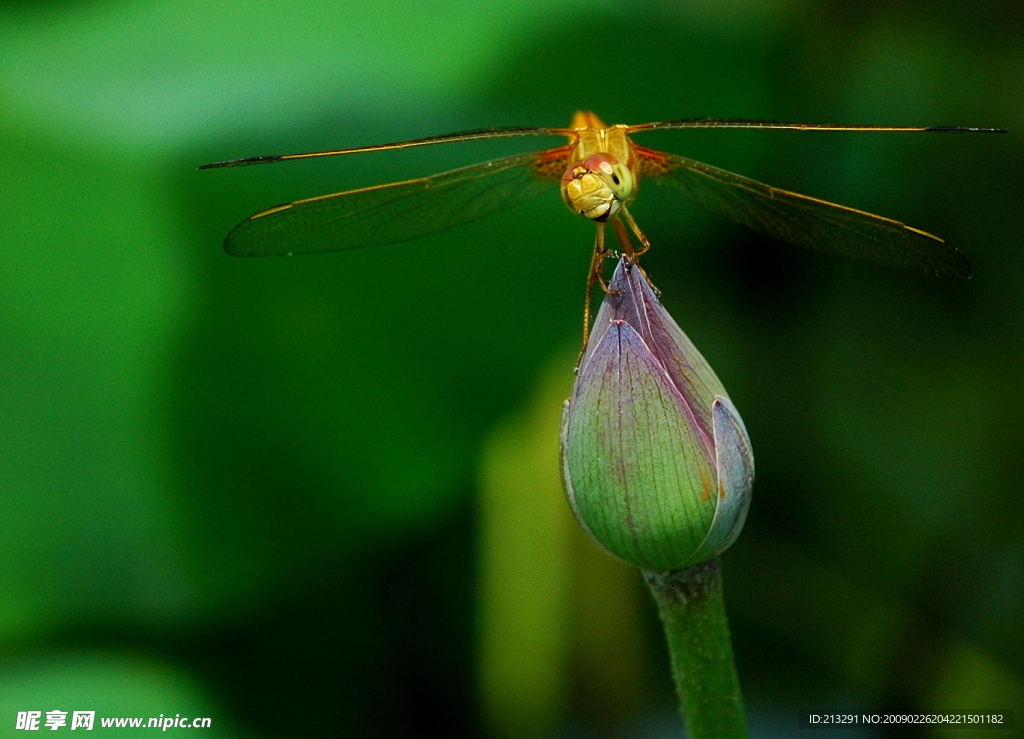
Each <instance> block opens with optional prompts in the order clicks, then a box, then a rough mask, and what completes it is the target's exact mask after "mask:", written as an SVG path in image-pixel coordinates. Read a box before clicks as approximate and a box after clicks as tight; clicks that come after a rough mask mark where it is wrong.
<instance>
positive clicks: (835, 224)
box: [637, 147, 971, 278]
mask: <svg viewBox="0 0 1024 739" xmlns="http://www.w3.org/2000/svg"><path fill="white" fill-rule="evenodd" d="M637 153H638V154H639V156H640V160H641V175H642V176H644V177H647V178H651V179H653V180H655V181H657V182H660V183H662V184H664V185H668V186H669V187H672V188H674V189H676V190H678V191H679V192H680V193H682V195H683V196H685V197H686V198H688V199H689V200H691V201H693V202H694V203H696V204H697V205H699V206H701V207H703V208H705V209H707V210H709V211H711V212H712V213H717V214H718V215H721V216H725V217H726V218H728V219H730V220H733V221H736V222H737V223H741V224H743V225H744V226H746V227H748V228H750V229H752V230H754V231H757V232H758V233H762V234H765V235H766V236H771V237H772V238H774V239H779V240H780V241H785V242H787V243H790V244H794V245H796V246H802V247H805V248H808V249H814V250H815V251H820V252H824V253H826V254H834V255H838V256H842V257H849V258H851V259H861V260H867V261H870V262H875V263H877V264H883V265H887V266H892V267H903V268H908V269H913V270H917V271H919V272H924V273H926V274H932V275H938V276H954V277H965V278H966V277H970V275H971V265H970V263H968V261H967V258H966V257H964V255H963V254H961V253H960V252H959V251H957V250H956V249H954V248H953V247H952V246H950V245H949V244H947V243H946V242H945V241H943V240H942V239H940V238H939V237H938V236H933V235H932V234H930V233H927V232H925V231H921V230H919V229H916V228H914V227H912V226H907V225H905V224H903V223H900V222H899V221H894V220H892V219H890V218H883V217H882V216H876V215H873V214H871V213H866V212H864V211H862V210H856V209H855V208H848V207H846V206H845V205H837V204H836V203H830V202H827V201H825V200H818V199H817V198H812V197H808V196H807V195H800V194H798V193H795V192H789V191H787V190H780V189H779V188H777V187H771V186H769V185H765V184H763V183H761V182H757V181H755V180H752V179H749V178H747V177H742V176H740V175H737V174H733V173H732V172H726V171H725V170H724V169H718V168H717V167H712V166H710V165H708V164H703V163H702V162H697V161H694V160H693V159H687V158H686V157H681V156H677V155H675V154H667V153H665V152H660V151H653V150H651V149H645V148H642V147H637Z"/></svg>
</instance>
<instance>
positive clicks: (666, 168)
mask: <svg viewBox="0 0 1024 739" xmlns="http://www.w3.org/2000/svg"><path fill="white" fill-rule="evenodd" d="M712 128H733V129H782V130H797V131H811V130H817V131H875V132H880V131H905V132H954V133H979V132H985V133H1005V131H1004V130H1003V129H996V128H970V127H962V126H921V127H909V126H871V125H850V126H843V125H830V124H808V123H781V122H774V121H747V120H732V119H712V118H701V119H685V120H675V121H664V122H660V123H642V124H637V125H621V124H620V125H614V126H606V125H605V124H604V123H603V122H602V121H601V120H600V119H599V118H598V117H597V116H596V115H594V114H593V113H590V112H588V111H581V112H578V113H577V114H576V115H575V117H574V119H573V121H572V124H571V125H570V126H569V127H568V128H490V129H483V130H478V131H468V132H465V133H454V134H446V135H443V136H434V137H430V138H424V139H413V140H411V141H403V142H398V143H394V144H379V145H374V146H361V147H355V148H349V149H336V150H331V151H319V152H310V153H306V154H285V155H274V156H259V157H249V158H245V159H234V160H230V161H224V162H215V163H213V164H206V165H203V166H202V167H200V169H209V168H218V167H234V166H242V165H249V164H263V163H268V162H281V161H288V160H292V159H309V158H314V157H327V156H338V155H343V154H357V153H364V152H372V151H388V150H393V149H407V148H412V147H417V146H429V145H434V144H444V143H454V142H458V141H478V140H483V139H498V138H513V137H524V136H565V137H567V138H568V139H569V143H568V144H566V145H563V146H559V147H556V148H553V149H546V150H543V151H539V152H531V153H526V154H516V155H513V156H509V157H504V158H500V159H494V160H491V161H488V162H483V163H481V164H476V165H473V166H469V167H463V168H461V169H455V170H451V171H449V172H442V173H440V174H436V175H433V176H430V177H421V178H417V179H412V180H405V181H402V182H393V183H389V184H385V185H377V186H375V187H366V188H361V189H358V190H348V191H346V192H339V193H333V194H330V195H321V196H318V197H313V198H306V199H304V200H296V201H294V202H292V203H286V204H284V205H278V206H275V207H273V208H268V209H266V210H262V211H260V212H258V213H255V214H253V215H252V216H250V217H249V218H247V219H245V220H244V221H242V222H241V223H240V224H238V226H236V227H235V228H234V229H233V230H232V231H231V233H230V234H228V237H227V239H226V240H225V242H224V248H225V250H226V251H227V252H228V253H229V254H234V255H237V256H276V255H291V254H307V253H314V252H327V251H339V250H343V249H352V248H357V247H366V246H377V245H381V244H388V243H395V242H400V241H407V240H410V239H415V238H418V237H420V236H425V235H427V234H431V233H437V232H439V231H446V230H448V229H450V228H454V227H455V226H458V225H461V224H463V223H468V222H470V221H474V220H477V219H479V218H483V217H485V216H488V215H491V214H492V213H496V212H498V211H502V210H505V209H507V208H511V207H513V206H515V205H519V204H521V203H523V202H525V201H527V200H530V199H532V198H534V197H536V196H538V195H540V194H542V193H544V192H549V191H551V190H552V189H553V187H554V186H559V187H560V189H561V194H562V198H563V200H564V202H565V203H566V205H568V206H569V208H570V209H571V210H572V211H573V212H575V213H578V214H579V215H582V216H584V217H586V218H589V219H590V220H592V221H594V222H595V223H596V224H597V236H596V239H595V245H594V252H593V256H592V260H591V269H590V277H589V282H588V284H589V286H590V287H592V286H593V284H594V282H595V280H597V279H600V268H601V264H602V260H603V259H604V257H605V256H607V255H608V254H609V253H610V252H609V251H608V250H606V248H605V239H604V227H605V224H606V223H611V224H612V226H613V228H614V229H615V231H616V234H617V236H618V239H619V241H620V243H621V245H622V249H623V252H624V253H626V254H627V255H631V256H635V255H639V254H642V253H643V252H644V251H646V249H647V248H648V247H649V243H648V241H647V239H646V237H645V236H644V234H643V232H642V231H641V230H640V228H639V227H638V226H637V224H636V222H635V221H634V219H633V217H632V215H631V214H630V212H629V209H628V207H629V205H630V204H631V202H632V200H633V198H634V197H635V196H636V192H637V186H638V184H639V183H640V182H641V181H643V180H652V181H655V182H660V183H662V184H665V185H668V186H670V187H672V188H674V189H676V190H677V191H678V192H679V193H680V194H682V195H683V196H684V197H686V198H687V199H689V200H691V201H693V202H694V203H696V204H697V205H699V206H701V207H703V208H706V209H707V210H709V211H711V212H713V213H717V214H719V215H722V216H724V217H726V218H729V219H731V220H733V221H736V222H738V223H741V224H743V225H745V226H747V227H749V228H751V229H753V230H754V231H757V232H759V233H762V234H765V235H767V236H770V237H772V238H775V239H779V240H780V241H785V242H788V243H790V244H794V245H797V246H802V247H806V248H810V249H814V250H816V251H821V252H825V253H829V254H835V255H839V256H844V257H850V258H854V259H865V260H868V261H872V262H876V263H879V264H883V265H889V266H896V267H905V268H910V269H915V270H918V271H921V272H925V273H929V274H934V275H939V276H956V277H969V276H970V274H971V266H970V264H969V263H968V261H967V259H966V258H965V257H964V255H963V254H961V253H960V252H959V251H957V250H956V249H955V248H953V247H952V246H950V245H948V244H947V243H946V242H945V241H943V240H942V239H940V238H939V237H938V236H934V235H932V234H930V233H928V232H926V231H922V230H921V229H918V228H914V227H913V226H908V225H906V224H904V223H900V222H899V221H895V220H892V219H890V218H884V217H882V216H877V215H873V214H871V213H867V212H865V211H861V210H857V209H855V208H849V207H847V206H844V205H838V204H836V203H830V202H827V201H825V200H820V199H818V198H813V197H809V196H807V195H800V194H798V193H795V192H790V191H788V190H782V189H779V188H776V187H771V186H769V185H765V184H763V183H761V182H757V181H755V180H752V179H749V178H747V177H743V176H741V175H737V174H733V173H731V172H726V171H725V170H723V169H719V168H717V167H713V166H711V165H708V164H704V163H702V162H698V161H695V160H693V159H687V158H686V157H682V156H678V155H676V154H669V153H666V152H660V151H655V150H653V149H648V148H646V147H643V146H639V145H637V144H635V143H633V141H632V139H631V138H630V137H631V136H632V135H634V134H637V133H643V132H646V131H658V130H672V129H712ZM630 233H632V234H633V236H635V237H636V238H637V240H638V241H639V242H640V248H638V249H637V248H634V246H633V244H632V242H631V238H630ZM588 296H589V291H588ZM589 304H590V300H589V297H588V300H587V310H586V311H585V316H584V333H586V329H587V324H588V317H589Z"/></svg>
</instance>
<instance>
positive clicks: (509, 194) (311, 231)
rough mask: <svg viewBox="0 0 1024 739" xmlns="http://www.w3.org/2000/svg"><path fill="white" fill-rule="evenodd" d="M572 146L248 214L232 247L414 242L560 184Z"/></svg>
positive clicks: (288, 250)
mask: <svg viewBox="0 0 1024 739" xmlns="http://www.w3.org/2000/svg"><path fill="white" fill-rule="evenodd" d="M567 156H568V147H562V148H559V149H550V150H548V151H543V152H539V153H530V154H518V155H516V156H511V157H506V158H504V159H495V160H493V161H490V162H484V163H483V164H476V165H473V166H471V167H464V168H462V169H456V170H452V171H451V172H443V173H441V174H438V175H434V176H432V177H422V178H419V179H415V180H406V181H404V182H395V183H392V184H388V185H379V186H377V187H367V188H363V189H360V190H349V191H347V192H340V193H335V194H333V195H323V196H320V197H316V198H308V199H306V200H297V201H295V202H294V203H288V204H286V205H278V206H276V207H274V208H268V209H267V210H264V211H261V212H259V213H256V214H255V215H253V216H250V217H249V218H247V219H245V220H244V221H242V222H241V223H240V224H238V225H237V226H236V227H235V228H234V230H232V231H231V233H230V234H228V237H227V239H226V240H225V241H224V250H225V251H227V252H228V254H234V255H236V256H245V257H265V256H278V255H285V254H310V253H314V252H325V251H339V250H342V249H354V248H357V247H363V246H378V245H380V244H392V243H395V242H399V241H408V240H409V239H415V238H418V237H420V236H425V235H427V234H432V233H438V232H440V231H446V230H448V229H450V228H454V227H455V226H459V225H461V224H463V223H468V222H470V221H475V220H477V219H478V218H483V217H484V216H488V215H490V214H492V213H497V212H498V211H502V210H506V209H508V208H512V207H514V206H516V205H519V204H521V203H524V202H526V201H527V200H530V199H532V198H535V197H537V196H538V195H540V194H541V193H543V192H547V191H549V190H551V189H552V185H553V184H557V182H558V178H559V177H560V176H561V173H562V171H564V169H565V167H567V166H568V164H563V160H564V159H566V158H567Z"/></svg>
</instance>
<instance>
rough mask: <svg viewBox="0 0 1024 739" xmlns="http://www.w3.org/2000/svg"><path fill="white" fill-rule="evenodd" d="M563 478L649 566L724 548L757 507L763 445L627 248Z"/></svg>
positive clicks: (567, 442)
mask: <svg viewBox="0 0 1024 739" xmlns="http://www.w3.org/2000/svg"><path fill="white" fill-rule="evenodd" d="M562 478H563V481H564V482H565V490H566V494H567V496H568V498H569V505H570V506H571V507H572V510H573V513H574V514H575V515H576V519H577V520H578V521H579V522H580V525H581V526H582V527H583V528H584V530H586V531H587V533H588V534H590V536H591V537H592V538H593V539H594V540H595V541H596V542H597V543H598V544H600V545H601V546H602V547H603V548H604V549H606V550H607V551H609V552H610V553H611V554H613V555H615V556H616V557H618V558H620V559H622V560H625V561H626V562H629V563H631V564H634V565H636V566H638V567H641V568H643V569H647V570H659V571H665V570H675V569H679V568H682V567H690V566H692V565H695V564H698V563H700V562H703V561H704V560H707V559H711V558H712V557H716V556H717V555H718V554H720V553H721V552H722V551H724V550H725V549H726V548H727V547H729V546H730V545H731V544H732V543H733V541H735V539H736V537H737V536H738V535H739V533H740V530H741V529H742V528H743V521H744V519H745V518H746V515H747V508H748V507H749V505H750V491H751V487H752V486H753V481H754V455H753V452H752V451H751V447H750V439H749V437H748V436H747V431H746V428H745V427H744V426H743V420H742V419H741V418H740V415H739V413H738V412H737V411H736V408H735V406H733V404H732V402H731V401H730V400H729V397H728V395H726V392H725V388H723V387H722V383H721V382H720V381H719V379H718V377H716V376H715V373H714V371H713V370H712V369H711V367H710V366H709V365H708V363H707V361H705V359H704V357H702V356H701V355H700V352H698V351H697V349H696V347H694V345H693V343H692V342H691V341H690V340H689V339H688V338H687V336H686V334H684V333H683V331H682V329H680V328H679V326H678V325H677V324H676V322H675V321H674V320H672V317H671V316H670V315H669V314H668V312H667V311H666V310H665V308H664V307H662V305H661V303H660V302H659V301H658V298H657V296H656V295H655V293H654V290H653V288H652V287H651V285H650V284H649V283H648V281H647V278H646V276H645V275H644V273H643V270H641V269H640V268H639V267H638V266H636V265H635V264H634V263H632V262H631V261H629V260H628V259H626V258H623V259H622V260H621V261H620V262H619V265H618V267H617V269H616V270H615V274H614V276H613V277H612V281H611V284H610V285H609V293H608V294H607V295H606V296H605V299H604V302H603V303H602V305H601V309H600V311H599V312H598V314H597V318H596V319H595V322H594V331H593V333H592V334H591V336H590V339H589V341H588V342H587V346H586V348H585V350H584V354H583V358H582V361H581V363H580V368H579V374H578V376H577V378H576V385H575V387H574V388H573V393H572V397H571V398H570V399H569V400H568V401H566V404H565V409H564V411H563V414H562Z"/></svg>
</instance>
